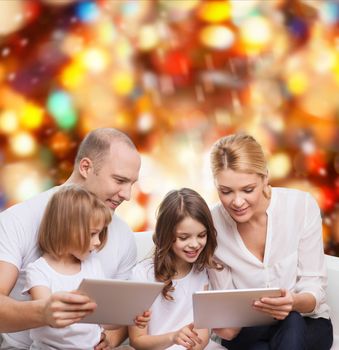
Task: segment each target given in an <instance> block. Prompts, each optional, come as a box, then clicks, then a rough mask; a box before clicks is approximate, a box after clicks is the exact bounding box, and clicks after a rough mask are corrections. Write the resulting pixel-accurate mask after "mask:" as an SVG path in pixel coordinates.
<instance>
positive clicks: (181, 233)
mask: <svg viewBox="0 0 339 350" xmlns="http://www.w3.org/2000/svg"><path fill="white" fill-rule="evenodd" d="M205 232H207V228H206V229H204V230H203V231H200V232H198V233H197V234H198V235H200V234H202V233H205ZM176 234H177V235H191V234H192V233H188V232H176Z"/></svg>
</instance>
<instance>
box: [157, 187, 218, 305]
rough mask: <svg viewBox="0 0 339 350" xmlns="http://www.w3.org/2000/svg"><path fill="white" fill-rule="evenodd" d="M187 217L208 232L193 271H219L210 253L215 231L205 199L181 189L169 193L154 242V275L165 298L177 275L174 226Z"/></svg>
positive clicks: (160, 210) (191, 191) (193, 192)
mask: <svg viewBox="0 0 339 350" xmlns="http://www.w3.org/2000/svg"><path fill="white" fill-rule="evenodd" d="M186 217H191V218H192V219H194V220H197V221H198V222H200V223H201V224H202V225H203V226H204V227H205V228H206V231H207V242H206V246H205V247H204V249H203V251H202V252H201V253H200V255H199V257H198V259H197V261H196V262H195V263H194V264H193V268H194V269H196V270H198V271H202V270H203V269H204V268H205V267H209V268H217V269H221V267H220V266H219V265H218V264H217V263H216V262H215V261H214V259H213V254H214V251H215V249H216V247H217V239H216V236H217V232H216V229H215V227H214V225H213V220H212V215H211V212H210V210H209V208H208V205H207V204H206V202H205V200H204V199H203V198H202V197H201V196H200V194H199V193H197V192H196V191H194V190H192V189H189V188H182V189H180V190H174V191H171V192H169V193H168V194H167V195H166V196H165V198H164V199H163V201H162V202H161V204H160V207H159V210H158V215H157V222H156V226H155V233H154V235H153V241H154V244H155V251H154V274H155V278H156V280H158V281H161V282H164V283H165V287H164V288H163V291H162V294H163V296H164V297H165V298H166V299H168V300H172V299H173V297H172V296H171V295H169V292H171V291H173V290H174V287H173V283H172V279H173V277H174V276H175V274H176V272H177V271H176V264H175V261H176V256H175V254H174V252H173V249H172V246H173V243H174V241H175V239H176V228H177V225H178V224H179V223H180V222H181V221H182V220H183V219H184V218H186Z"/></svg>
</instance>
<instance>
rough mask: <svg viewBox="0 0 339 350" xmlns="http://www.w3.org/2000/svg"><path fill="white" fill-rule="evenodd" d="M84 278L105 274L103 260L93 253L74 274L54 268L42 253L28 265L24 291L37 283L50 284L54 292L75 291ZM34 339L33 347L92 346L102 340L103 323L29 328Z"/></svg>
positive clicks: (87, 349)
mask: <svg viewBox="0 0 339 350" xmlns="http://www.w3.org/2000/svg"><path fill="white" fill-rule="evenodd" d="M83 278H99V279H100V278H102V279H104V278H105V276H104V272H103V270H102V267H101V263H100V261H99V260H98V259H97V258H96V257H95V256H90V257H89V258H88V259H86V260H84V261H83V262H82V263H81V270H80V271H79V272H78V273H76V274H73V275H64V274H61V273H59V272H57V271H55V270H54V269H53V268H52V267H51V266H50V265H49V264H48V263H47V261H46V260H45V259H44V258H43V257H40V258H39V259H38V260H36V261H35V262H33V263H30V264H28V266H27V268H26V284H25V287H24V290H23V293H27V292H28V291H29V290H30V289H31V288H33V287H36V286H45V287H48V288H49V289H50V290H51V292H52V293H54V292H59V291H72V290H75V289H77V288H78V286H79V284H80V282H81V281H82V280H83ZM29 334H30V337H31V339H32V340H33V344H32V345H31V347H30V349H31V350H39V349H45V350H55V349H60V350H66V349H67V350H77V349H82V350H93V348H94V346H95V345H97V344H98V343H99V341H100V335H101V327H100V326H99V325H96V324H85V323H84V324H82V323H76V324H73V325H70V326H68V327H65V328H52V327H48V326H46V327H39V328H34V329H31V330H30V333H29Z"/></svg>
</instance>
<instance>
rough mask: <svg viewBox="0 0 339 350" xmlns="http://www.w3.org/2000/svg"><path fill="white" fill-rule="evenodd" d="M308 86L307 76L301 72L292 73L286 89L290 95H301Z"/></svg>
mask: <svg viewBox="0 0 339 350" xmlns="http://www.w3.org/2000/svg"><path fill="white" fill-rule="evenodd" d="M308 85H309V81H308V76H307V75H306V74H305V73H303V72H295V73H292V74H291V75H290V76H289V77H288V79H287V88H288V90H289V91H290V93H291V94H292V95H301V94H303V93H304V92H305V91H306V89H307V87H308Z"/></svg>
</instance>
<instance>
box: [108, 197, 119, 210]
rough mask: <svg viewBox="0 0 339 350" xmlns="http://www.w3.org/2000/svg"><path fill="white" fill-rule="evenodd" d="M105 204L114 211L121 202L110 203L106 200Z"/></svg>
mask: <svg viewBox="0 0 339 350" xmlns="http://www.w3.org/2000/svg"><path fill="white" fill-rule="evenodd" d="M107 202H108V203H109V207H110V208H111V209H116V208H117V207H118V206H119V205H120V204H121V202H117V201H112V200H111V199H108V200H107Z"/></svg>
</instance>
